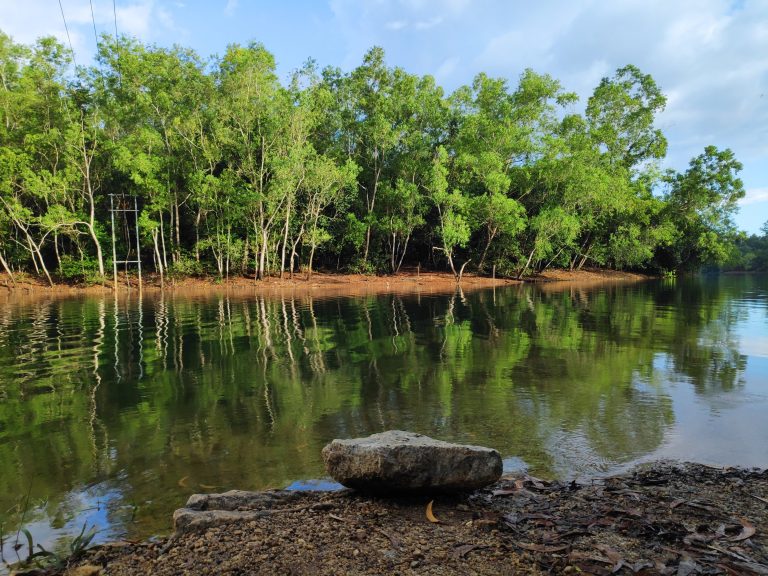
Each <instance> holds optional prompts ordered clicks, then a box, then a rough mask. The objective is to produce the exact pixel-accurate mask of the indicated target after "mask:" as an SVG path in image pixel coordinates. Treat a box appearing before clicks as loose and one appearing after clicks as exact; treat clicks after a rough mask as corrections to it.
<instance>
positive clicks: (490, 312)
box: [0, 276, 768, 570]
mask: <svg viewBox="0 0 768 576" xmlns="http://www.w3.org/2000/svg"><path fill="white" fill-rule="evenodd" d="M766 415H768V277H766V276H721V277H701V278H691V279H687V278H686V279H678V280H657V281H648V282H641V283H634V284H606V285H601V286H593V287H586V286H585V287H580V286H579V285H576V284H572V285H569V284H562V283H561V284H558V285H552V284H550V285H545V286H534V285H521V286H509V287H504V288H496V289H487V290H480V291H474V292H467V293H461V292H456V293H455V294H446V295H419V294H408V295H391V294H387V295H381V296H370V297H355V298H345V297H333V298H316V297H311V296H302V297H289V296H285V297H279V296H277V297H261V296H255V295H252V294H251V295H249V294H247V293H245V292H242V291H240V292H238V293H237V294H230V295H227V294H226V293H221V294H211V295H208V296H205V297H189V296H183V295H180V294H166V295H152V296H148V295H145V296H144V297H143V298H141V299H140V298H138V296H137V295H136V294H133V295H131V296H120V297H119V298H117V299H115V298H113V297H111V296H108V297H83V298H54V299H51V298H39V297H37V298H19V299H15V298H11V299H7V300H5V301H3V302H1V303H0V534H4V535H5V538H4V547H3V556H4V559H5V561H13V560H15V559H16V554H15V553H14V551H13V545H14V543H15V542H16V535H17V531H18V527H19V525H20V524H23V525H24V526H25V527H27V528H28V529H29V530H30V532H31V534H32V535H33V537H34V540H35V542H36V543H37V542H39V543H42V544H43V545H44V546H46V547H48V548H56V547H62V546H64V545H65V542H66V541H67V539H68V538H71V537H72V535H73V534H74V535H76V534H77V533H78V532H79V531H80V529H81V528H82V527H83V524H84V523H85V524H87V525H88V526H89V527H90V526H96V528H97V529H98V535H97V538H96V541H103V540H109V539H115V538H122V537H129V538H143V537H148V536H151V535H154V534H163V533H167V532H168V531H169V530H170V528H171V526H170V523H171V513H172V511H173V510H174V509H175V508H177V507H180V506H181V505H182V504H183V503H184V501H185V500H186V497H187V496H188V495H189V494H191V493H193V492H199V491H223V490H228V489H231V488H239V489H250V490H260V489H265V488H282V487H286V486H290V485H293V486H294V487H295V486H303V487H310V488H312V487H324V486H327V483H326V482H324V481H322V478H323V467H322V461H321V459H320V449H321V448H322V446H323V445H324V444H325V443H327V442H328V441H329V440H331V439H333V438H340V437H354V436H362V435H368V434H371V433H374V432H379V431H382V430H386V429H392V428H396V429H407V430H414V431H417V432H422V433H425V434H429V435H432V436H435V437H438V438H441V439H444V440H449V441H457V442H465V443H475V444H481V445H486V446H491V447H494V448H496V449H498V450H499V451H500V452H501V454H502V456H503V457H504V459H505V466H506V468H507V469H508V470H519V469H523V468H525V469H527V470H528V471H529V472H530V473H531V474H535V475H538V476H543V477H549V478H551V477H556V478H564V479H571V478H581V479H584V478H589V477H591V476H595V475H600V474H606V473H610V472H613V471H618V470H621V469H623V468H626V467H628V466H631V465H633V464H635V463H638V462H642V461H649V460H656V459H666V458H669V459H680V460H692V461H698V462H703V463H709V464H712V465H734V466H736V465H738V466H758V467H766V466H768V442H767V441H766V439H768V417H766ZM311 479H320V480H319V481H317V482H307V480H311ZM18 541H19V542H24V543H25V544H24V548H22V549H21V550H20V551H19V554H21V555H22V556H23V555H24V554H25V553H26V540H25V539H24V536H23V535H21V537H20V538H19V540H18ZM0 564H1V563H0ZM0 570H2V568H0Z"/></svg>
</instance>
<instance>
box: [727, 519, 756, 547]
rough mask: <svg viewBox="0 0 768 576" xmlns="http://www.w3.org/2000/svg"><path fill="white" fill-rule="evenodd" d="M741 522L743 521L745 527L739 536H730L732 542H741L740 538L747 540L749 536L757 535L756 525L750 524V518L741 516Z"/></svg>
mask: <svg viewBox="0 0 768 576" xmlns="http://www.w3.org/2000/svg"><path fill="white" fill-rule="evenodd" d="M739 522H741V525H742V526H743V528H742V529H741V532H740V533H739V535H738V536H734V537H733V538H729V540H730V541H731V542H739V541H740V540H746V539H747V538H751V537H752V536H754V535H755V532H756V530H755V527H754V526H753V525H752V524H750V522H749V520H747V519H746V518H739Z"/></svg>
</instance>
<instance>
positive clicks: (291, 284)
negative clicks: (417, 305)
mask: <svg viewBox="0 0 768 576" xmlns="http://www.w3.org/2000/svg"><path fill="white" fill-rule="evenodd" d="M653 278H654V277H653V276H648V275H644V274H637V273H632V272H621V271H616V270H604V269H586V270H576V271H568V270H555V269H553V270H547V271H546V272H544V273H541V274H538V275H535V276H530V277H526V278H524V279H522V280H516V279H512V278H495V279H494V278H491V277H488V276H479V275H475V274H465V275H464V276H463V277H462V280H461V283H460V284H458V287H460V288H461V289H462V290H477V289H482V288H494V287H501V286H513V285H522V284H530V283H533V284H539V285H541V284H548V285H562V284H569V285H578V286H584V287H587V286H592V285H597V284H605V283H626V282H640V281H645V280H650V279H653ZM119 281H120V286H119V287H118V291H117V294H118V295H126V294H132V293H138V285H137V280H136V277H135V276H133V275H131V277H130V282H131V286H130V288H129V287H128V286H127V285H126V284H125V278H124V277H120V280H119ZM3 288H5V290H3ZM456 288H457V283H456V280H455V278H454V277H453V275H452V274H451V273H450V272H434V271H425V272H417V271H416V270H405V271H402V272H400V273H399V274H397V275H391V276H390V275H387V276H375V275H365V274H335V273H325V272H320V273H315V274H313V275H312V277H311V278H307V277H306V275H304V274H301V275H295V276H294V278H293V279H288V278H284V279H280V278H276V277H267V278H265V279H263V280H258V281H256V280H254V279H253V278H248V277H243V276H233V277H231V278H229V280H228V281H225V280H222V281H219V280H218V279H215V278H184V279H180V280H175V281H169V280H166V281H165V285H164V287H163V289H161V287H160V281H159V277H157V276H156V275H155V274H150V275H146V276H145V280H144V282H143V285H142V293H143V294H160V293H168V294H179V295H190V296H193V295H200V294H206V293H211V294H215V293H221V292H230V291H232V292H240V293H245V292H246V291H247V292H250V293H253V294H258V295H270V294H273V295H280V294H292V295H297V296H301V295H316V296H368V295H376V294H387V293H397V294H407V293H426V294H439V293H451V292H454V291H455V290H456ZM108 294H114V292H113V290H112V287H111V282H108V283H106V284H105V285H92V286H86V285H81V284H54V286H49V285H48V284H47V283H45V282H44V281H42V280H41V279H40V278H36V277H31V276H29V275H25V276H23V278H22V279H17V280H16V286H15V287H14V286H13V284H12V283H11V281H10V279H9V278H8V276H7V275H6V274H4V273H0V298H3V299H12V298H14V299H15V298H19V297H26V296H56V297H59V296H79V295H87V296H92V295H93V296H96V295H108Z"/></svg>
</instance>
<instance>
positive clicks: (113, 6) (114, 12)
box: [112, 0, 117, 40]
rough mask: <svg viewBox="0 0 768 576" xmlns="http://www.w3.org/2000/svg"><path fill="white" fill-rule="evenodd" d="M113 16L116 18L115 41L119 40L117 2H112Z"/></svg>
mask: <svg viewBox="0 0 768 576" xmlns="http://www.w3.org/2000/svg"><path fill="white" fill-rule="evenodd" d="M112 14H113V15H114V17H115V40H117V5H116V4H115V0H112Z"/></svg>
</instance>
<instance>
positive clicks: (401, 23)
mask: <svg viewBox="0 0 768 576" xmlns="http://www.w3.org/2000/svg"><path fill="white" fill-rule="evenodd" d="M384 26H385V27H386V28H387V29H388V30H403V29H404V28H407V27H408V22H406V21H405V20H391V21H389V22H387V23H386V24H384Z"/></svg>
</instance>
